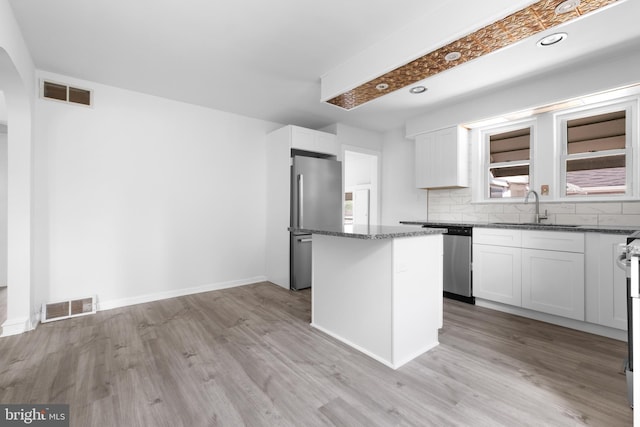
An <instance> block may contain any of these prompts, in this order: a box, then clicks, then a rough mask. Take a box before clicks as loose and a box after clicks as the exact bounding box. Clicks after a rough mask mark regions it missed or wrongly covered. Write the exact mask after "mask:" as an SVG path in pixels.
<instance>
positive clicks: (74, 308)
mask: <svg viewBox="0 0 640 427" xmlns="http://www.w3.org/2000/svg"><path fill="white" fill-rule="evenodd" d="M95 312H96V297H95V296H91V297H86V298H80V299H74V300H69V301H61V302H52V303H48V304H42V316H41V317H40V321H41V322H42V323H46V322H53V321H54V320H62V319H68V318H70V317H78V316H86V315H87V314H94V313H95Z"/></svg>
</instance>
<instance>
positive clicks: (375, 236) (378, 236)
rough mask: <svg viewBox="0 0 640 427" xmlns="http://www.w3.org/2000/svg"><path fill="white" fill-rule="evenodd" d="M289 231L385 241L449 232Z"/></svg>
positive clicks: (417, 230)
mask: <svg viewBox="0 0 640 427" xmlns="http://www.w3.org/2000/svg"><path fill="white" fill-rule="evenodd" d="M289 231H291V232H295V233H300V234H305V233H306V234H320V235H323V236H333V237H346V238H351V239H360V240H384V239H395V238H402V237H420V236H429V235H433V234H443V233H446V232H447V229H446V228H437V227H435V228H420V229H414V230H407V231H390V232H385V231H384V229H383V231H382V232H379V233H377V232H369V233H358V232H344V231H332V230H318V229H309V228H293V227H289Z"/></svg>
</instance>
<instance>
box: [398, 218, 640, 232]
mask: <svg viewBox="0 0 640 427" xmlns="http://www.w3.org/2000/svg"><path fill="white" fill-rule="evenodd" d="M400 224H405V225H426V226H428V227H482V228H510V229H519V230H548V231H574V232H580V233H611V234H631V233H633V232H634V231H638V230H640V226H639V227H636V226H626V225H567V224H546V223H542V224H533V223H523V224H517V223H512V222H489V223H487V222H474V221H467V222H456V221H452V222H444V221H442V222H441V221H426V220H425V221H421V220H410V221H400Z"/></svg>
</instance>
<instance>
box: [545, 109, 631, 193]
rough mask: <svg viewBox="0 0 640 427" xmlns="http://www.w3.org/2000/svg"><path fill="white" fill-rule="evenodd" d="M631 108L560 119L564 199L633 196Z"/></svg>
mask: <svg viewBox="0 0 640 427" xmlns="http://www.w3.org/2000/svg"><path fill="white" fill-rule="evenodd" d="M631 114H632V107H631V105H630V104H627V105H625V104H616V105H612V106H609V107H604V108H598V109H589V110H583V111H579V112H576V113H572V114H563V115H559V116H558V119H559V125H558V129H559V130H560V132H561V133H560V138H559V140H560V143H561V147H562V151H561V153H560V161H561V165H560V170H561V183H560V185H561V189H562V193H561V196H562V197H567V198H577V197H580V196H582V197H593V196H612V197H615V196H625V195H631V192H630V190H631V182H632V175H631V170H632V168H631V164H632V163H631V162H632V155H631V146H632V143H631V131H630V129H631V127H630V122H631V120H630V118H631V117H632V115H631Z"/></svg>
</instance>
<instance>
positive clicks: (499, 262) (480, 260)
mask: <svg viewBox="0 0 640 427" xmlns="http://www.w3.org/2000/svg"><path fill="white" fill-rule="evenodd" d="M521 252H522V249H520V248H513V247H505V246H491V245H478V244H474V245H473V295H474V296H475V297H478V298H484V299H487V300H491V301H496V302H501V303H504V304H510V305H515V306H518V307H519V306H521V304H522V303H521V292H522V287H521V262H522V261H521Z"/></svg>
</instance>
